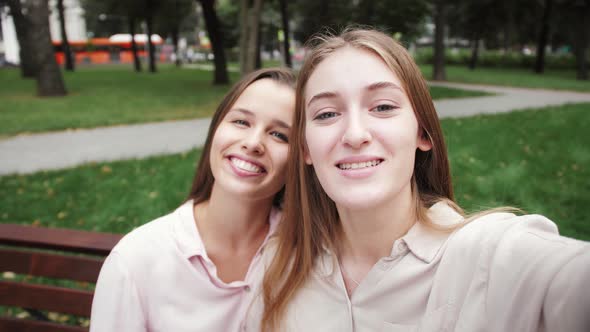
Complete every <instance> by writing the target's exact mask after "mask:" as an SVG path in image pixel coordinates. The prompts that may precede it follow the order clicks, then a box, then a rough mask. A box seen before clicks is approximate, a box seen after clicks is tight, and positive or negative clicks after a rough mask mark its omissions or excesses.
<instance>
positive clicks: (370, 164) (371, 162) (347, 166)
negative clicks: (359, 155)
mask: <svg viewBox="0 0 590 332" xmlns="http://www.w3.org/2000/svg"><path fill="white" fill-rule="evenodd" d="M382 162H383V159H375V160H369V161H363V162H359V163H342V164H337V165H336V167H338V168H340V169H341V170H351V169H352V170H355V169H364V168H369V167H375V166H377V165H379V164H381V163H382Z"/></svg>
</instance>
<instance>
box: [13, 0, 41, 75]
mask: <svg viewBox="0 0 590 332" xmlns="http://www.w3.org/2000/svg"><path fill="white" fill-rule="evenodd" d="M8 7H9V8H10V14H11V15H12V20H13V22H14V29H15V30H16V38H17V40H18V44H19V57H20V69H21V76H22V77H24V78H34V77H36V76H37V68H36V67H37V64H36V63H35V61H34V59H33V52H32V46H31V40H30V39H31V36H30V26H31V22H30V19H29V17H28V16H25V15H23V8H22V5H21V2H20V0H8Z"/></svg>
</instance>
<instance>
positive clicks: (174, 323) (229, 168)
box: [90, 68, 295, 332]
mask: <svg viewBox="0 0 590 332" xmlns="http://www.w3.org/2000/svg"><path fill="white" fill-rule="evenodd" d="M294 84H295V77H294V75H293V74H292V73H291V72H290V71H288V70H286V69H279V68H274V69H263V70H259V71H256V72H254V73H251V74H249V75H246V76H245V77H243V78H242V79H241V80H240V81H239V82H238V83H236V85H234V87H233V88H232V89H231V90H230V91H229V92H228V94H227V95H226V96H225V98H224V99H223V101H222V102H221V104H220V105H219V107H218V108H217V110H216V112H215V114H214V116H213V119H212V122H211V125H210V128H209V133H208V136H207V140H206V142H205V146H204V148H203V153H202V155H201V159H200V162H199V165H198V167H197V170H196V175H195V179H194V182H193V185H192V189H191V191H190V194H189V197H188V200H187V201H186V202H185V203H184V204H183V205H182V206H180V207H179V208H178V209H177V210H176V211H174V212H172V213H170V214H168V215H166V216H164V217H161V218H158V219H156V220H154V221H152V222H149V223H147V224H146V225H143V226H141V227H139V228H138V229H135V230H134V231H132V232H131V233H129V234H127V235H126V236H125V237H124V238H123V239H122V240H121V241H120V242H119V243H118V244H117V246H116V247H115V248H114V249H113V251H112V252H111V254H110V255H109V256H108V258H107V259H106V261H105V263H104V265H103V267H102V270H101V272H100V276H99V279H98V282H97V285H96V292H95V295H94V301H93V303H92V315H91V324H90V331H96V332H98V331H105V332H107V331H108V332H113V331H125V332H134V331H137V332H139V331H175V332H176V331H237V330H239V329H240V328H241V323H242V321H243V317H244V314H245V312H246V308H247V306H248V304H249V303H250V302H251V299H252V297H253V293H254V291H253V289H256V288H258V287H259V285H260V283H261V282H262V276H263V272H264V271H263V266H262V264H261V258H260V257H261V253H262V251H263V248H264V246H265V244H266V242H267V239H268V238H269V236H270V235H271V234H273V231H274V229H275V227H276V224H277V222H278V220H279V218H280V208H279V207H280V204H281V201H282V190H283V188H284V183H285V168H286V162H287V155H288V150H289V149H288V139H289V134H290V126H291V120H292V116H293V109H294V105H295V93H294V89H293V88H294Z"/></svg>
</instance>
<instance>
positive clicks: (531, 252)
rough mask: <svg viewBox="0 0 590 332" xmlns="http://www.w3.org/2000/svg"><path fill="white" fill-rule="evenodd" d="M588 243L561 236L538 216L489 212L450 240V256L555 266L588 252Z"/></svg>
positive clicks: (546, 219) (548, 222) (549, 221)
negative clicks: (459, 255) (543, 263)
mask: <svg viewBox="0 0 590 332" xmlns="http://www.w3.org/2000/svg"><path fill="white" fill-rule="evenodd" d="M587 248H588V243H586V242H583V241H579V240H575V239H571V238H567V237H564V236H560V235H559V232H558V228H557V225H555V223H554V222H553V221H551V220H549V219H548V218H546V217H544V216H541V215H537V214H531V215H523V216H516V215H514V214H512V213H490V214H487V215H483V216H481V217H479V218H476V219H474V220H472V221H471V222H468V223H467V224H466V225H465V226H463V227H461V228H460V229H458V230H457V231H455V232H454V233H453V234H452V235H451V236H450V238H449V243H448V248H447V249H448V250H449V253H459V252H464V253H463V254H462V255H463V256H464V255H470V256H473V257H475V256H477V257H478V259H486V260H488V262H489V263H490V264H499V265H504V264H505V265H510V264H511V265H514V264H530V263H533V262H535V261H536V260H539V262H540V261H543V262H545V263H546V264H548V263H549V262H550V261H554V262H555V263H557V265H560V264H559V263H558V262H560V261H561V264H563V263H565V261H567V259H568V257H572V256H575V255H577V254H578V253H579V252H580V250H587Z"/></svg>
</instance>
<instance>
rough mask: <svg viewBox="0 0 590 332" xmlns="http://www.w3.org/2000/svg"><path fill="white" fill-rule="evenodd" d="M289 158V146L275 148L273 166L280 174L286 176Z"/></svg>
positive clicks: (282, 145) (283, 145)
mask: <svg viewBox="0 0 590 332" xmlns="http://www.w3.org/2000/svg"><path fill="white" fill-rule="evenodd" d="M288 158H289V147H288V145H287V144H281V145H280V146H277V147H275V148H273V152H272V159H273V164H274V165H275V167H276V168H277V170H278V171H279V173H280V174H284V171H285V170H286V168H287V159H288Z"/></svg>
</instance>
